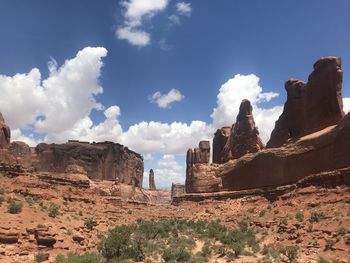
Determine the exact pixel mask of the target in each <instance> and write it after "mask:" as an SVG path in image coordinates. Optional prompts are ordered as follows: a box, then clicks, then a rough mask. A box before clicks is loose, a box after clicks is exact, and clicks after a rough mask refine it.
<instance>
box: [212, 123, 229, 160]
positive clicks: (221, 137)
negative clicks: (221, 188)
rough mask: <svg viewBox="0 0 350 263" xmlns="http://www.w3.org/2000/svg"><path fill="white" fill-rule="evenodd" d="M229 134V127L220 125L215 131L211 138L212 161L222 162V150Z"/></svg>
mask: <svg viewBox="0 0 350 263" xmlns="http://www.w3.org/2000/svg"><path fill="white" fill-rule="evenodd" d="M230 135H231V127H222V128H221V129H217V131H216V132H215V134H214V139H213V163H223V161H222V150H223V149H224V147H225V145H226V143H227V140H228V138H229V137H230Z"/></svg>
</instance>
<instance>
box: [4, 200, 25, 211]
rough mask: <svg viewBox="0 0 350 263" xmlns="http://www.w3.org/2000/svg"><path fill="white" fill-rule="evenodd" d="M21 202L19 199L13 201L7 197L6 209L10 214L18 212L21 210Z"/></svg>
mask: <svg viewBox="0 0 350 263" xmlns="http://www.w3.org/2000/svg"><path fill="white" fill-rule="evenodd" d="M22 207H23V204H22V202H20V201H15V200H13V199H9V200H8V201H7V211H8V212H9V213H10V214H19V213H21V212H22Z"/></svg>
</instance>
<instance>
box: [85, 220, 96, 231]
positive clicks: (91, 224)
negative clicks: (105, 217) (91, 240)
mask: <svg viewBox="0 0 350 263" xmlns="http://www.w3.org/2000/svg"><path fill="white" fill-rule="evenodd" d="M84 225H85V227H86V228H87V229H89V230H92V229H93V228H94V220H93V219H92V218H88V219H86V220H85V222H84Z"/></svg>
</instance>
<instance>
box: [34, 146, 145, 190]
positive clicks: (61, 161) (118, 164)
mask: <svg viewBox="0 0 350 263" xmlns="http://www.w3.org/2000/svg"><path fill="white" fill-rule="evenodd" d="M35 152H36V155H37V159H38V161H37V164H36V169H37V170H38V171H47V172H66V171H67V169H69V167H72V165H75V166H80V168H79V169H83V170H84V171H86V173H87V175H88V177H89V178H90V179H100V180H116V181H118V182H119V183H124V184H129V185H134V186H137V187H142V180H143V158H142V156H141V155H139V154H137V153H135V152H133V151H131V150H129V149H128V148H127V147H124V146H123V145H120V144H117V143H112V142H102V143H92V144H90V143H86V142H79V141H69V142H68V143H65V144H45V143H41V144H39V145H38V146H37V147H36V148H35Z"/></svg>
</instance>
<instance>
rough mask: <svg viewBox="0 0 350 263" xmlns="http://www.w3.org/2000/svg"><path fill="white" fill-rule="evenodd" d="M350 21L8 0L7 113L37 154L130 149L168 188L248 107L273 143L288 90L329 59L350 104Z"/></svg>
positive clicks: (254, 11) (333, 12)
mask: <svg viewBox="0 0 350 263" xmlns="http://www.w3.org/2000/svg"><path fill="white" fill-rule="evenodd" d="M349 11H350V2H349V1H345V0H334V1H325V0H308V1H301V0H300V1H295V0H294V1H289V0H285V1H280V0H269V1H258V0H255V1H253V0H238V1H237V0H235V1H233V0H220V1H214V0H207V1H203V0H196V1H174V0H125V1H112V0H98V1H97V0H95V1H92V0H74V1H71V0H61V1H53V0H32V1H23V0H21V1H19V0H2V1H1V2H0V32H1V41H0V57H1V60H0V93H1V94H2V98H0V111H1V112H3V114H4V116H5V118H6V119H7V121H8V122H9V125H10V126H11V128H12V132H13V138H14V139H23V140H26V141H27V142H29V143H31V144H35V143H37V142H39V141H42V140H44V141H48V142H52V141H55V142H64V141H66V140H68V139H73V138H74V139H82V140H113V141H117V142H121V143H124V144H126V145H127V146H129V147H130V148H132V149H134V150H136V151H138V152H141V153H142V154H143V155H144V156H145V159H146V160H145V170H146V171H148V170H149V169H150V168H153V169H154V170H155V173H156V175H155V176H156V181H157V179H158V185H160V186H162V187H166V186H169V185H170V183H171V182H172V181H176V182H181V181H183V180H184V176H185V175H184V165H185V164H184V158H183V155H181V153H185V151H186V149H187V148H188V147H193V146H196V145H197V143H198V141H199V140H201V139H210V137H211V136H212V133H213V131H214V130H215V128H218V127H220V126H221V125H231V124H232V123H233V122H234V121H235V117H236V116H235V115H236V114H237V110H238V105H239V102H240V100H241V99H242V98H248V99H250V100H252V101H253V106H254V107H255V109H254V112H253V113H255V114H256V118H257V119H258V120H256V122H257V124H258V125H259V129H260V132H261V133H262V137H263V138H264V139H265V141H266V140H267V139H268V134H269V132H270V130H271V129H272V128H273V123H274V121H275V119H276V118H277V117H278V116H279V114H280V111H281V109H282V106H283V103H284V100H285V91H284V82H285V81H286V80H287V79H288V78H290V77H294V78H298V79H303V80H306V79H307V76H308V74H309V73H310V72H311V71H312V64H313V63H314V62H315V60H316V59H318V58H319V57H321V56H328V55H336V56H341V57H342V61H343V71H344V82H343V84H344V85H343V95H344V97H349V95H350V94H349V90H348V86H349V82H350V79H349V76H350V49H349V43H350V30H349V26H348V25H350V16H349V15H348V14H349ZM88 47H91V49H86V48H88ZM98 47H100V48H98ZM79 51H81V53H80V56H78V55H77V54H78V52H79ZM91 61H92V62H91ZM48 64H50V68H51V71H50V70H49V67H48ZM94 65H95V66H96V65H98V66H97V67H95V66H94ZM33 69H36V70H34V71H33ZM30 72H31V73H30ZM16 74H22V75H16ZM237 74H240V75H237ZM16 76H17V77H16ZM72 76H79V77H78V79H75V80H72ZM258 78H259V79H258ZM230 80H231V81H230ZM225 83H226V85H224V84H225ZM260 87H261V88H262V90H261V88H260ZM101 88H102V89H103V91H102V89H101ZM220 88H221V90H220ZM171 90H173V92H172V93H171ZM157 92H158V93H157ZM169 92H170V93H169ZM167 94H168V96H166V95H167ZM262 94H265V95H262ZM277 94H278V96H277ZM152 96H153V99H152ZM160 99H163V104H162V103H161V101H162V100H160ZM172 101H173V102H172ZM254 101H255V102H254ZM157 102H158V103H157ZM14 105H16V106H15V107H14ZM160 106H162V107H160ZM214 109H216V113H214V112H215V111H214ZM19 116H21V117H22V118H23V120H20V119H21V118H20V117H19ZM193 121H197V122H193ZM130 127H131V128H130ZM157 177H158V178H157ZM156 183H157V182H156ZM146 186H147V184H146Z"/></svg>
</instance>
